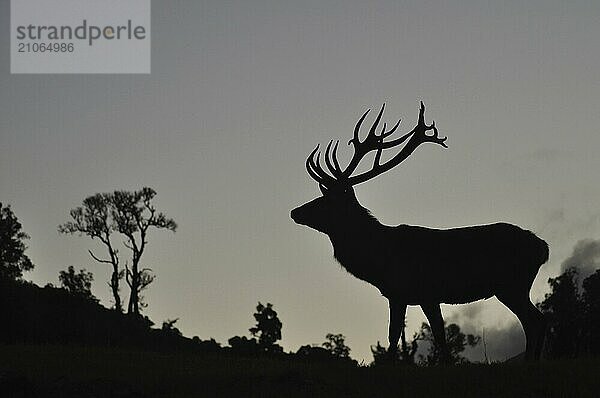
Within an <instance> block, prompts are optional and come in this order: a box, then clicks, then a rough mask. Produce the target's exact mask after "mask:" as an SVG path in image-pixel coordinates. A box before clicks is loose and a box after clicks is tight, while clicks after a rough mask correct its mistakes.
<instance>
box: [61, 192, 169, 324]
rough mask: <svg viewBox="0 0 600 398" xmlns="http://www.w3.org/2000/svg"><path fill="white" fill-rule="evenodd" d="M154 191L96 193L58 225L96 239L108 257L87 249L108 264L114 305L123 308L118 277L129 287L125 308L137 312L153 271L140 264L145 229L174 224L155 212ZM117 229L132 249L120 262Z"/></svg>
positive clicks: (69, 232) (65, 230)
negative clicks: (99, 255) (115, 239)
mask: <svg viewBox="0 0 600 398" xmlns="http://www.w3.org/2000/svg"><path fill="white" fill-rule="evenodd" d="M155 196H156V191H154V190H153V189H152V188H148V187H144V188H142V189H141V190H138V191H133V192H130V191H114V192H112V193H97V194H95V195H92V196H89V197H87V198H85V199H84V200H83V206H80V207H76V208H75V209H73V210H71V212H70V215H71V218H72V221H69V222H66V223H64V224H62V225H60V226H59V227H58V230H59V232H61V233H65V234H75V233H77V234H79V235H86V236H89V237H91V238H92V239H98V240H100V242H101V243H102V244H103V245H104V246H105V247H106V249H107V252H108V258H100V257H98V256H96V255H95V254H94V253H93V252H92V251H89V253H90V255H91V256H92V258H94V260H96V261H98V262H100V263H104V264H110V265H111V267H112V275H111V279H110V282H109V285H110V287H111V290H112V294H113V299H114V301H115V309H116V310H117V311H119V312H121V311H122V303H121V302H122V300H121V297H120V293H119V292H120V286H119V285H120V281H121V280H122V279H123V277H125V281H126V282H127V285H128V286H129V289H130V295H129V302H128V305H127V312H128V313H133V314H139V313H140V308H143V307H144V306H145V303H144V301H143V296H142V295H141V292H142V291H143V290H144V289H146V288H147V287H148V286H149V285H150V284H151V283H152V282H153V281H154V278H155V276H154V274H153V273H152V270H151V269H150V268H144V267H142V266H141V259H142V255H143V254H144V251H145V249H146V245H147V243H148V239H147V237H148V232H149V230H150V229H151V228H156V229H166V230H169V231H173V232H174V231H175V230H176V229H177V224H176V223H175V221H173V220H172V219H170V218H167V216H166V215H165V214H163V213H161V212H157V210H156V208H155V207H154V205H153V204H152V200H153V199H154V197H155ZM115 233H118V234H121V235H122V236H124V237H125V242H124V245H125V247H126V248H127V249H129V250H130V252H131V257H130V260H129V261H130V265H129V262H128V261H125V262H124V263H123V264H122V263H121V259H120V257H119V250H118V249H117V248H116V247H115V245H114V243H113V240H112V238H113V237H114V234H115Z"/></svg>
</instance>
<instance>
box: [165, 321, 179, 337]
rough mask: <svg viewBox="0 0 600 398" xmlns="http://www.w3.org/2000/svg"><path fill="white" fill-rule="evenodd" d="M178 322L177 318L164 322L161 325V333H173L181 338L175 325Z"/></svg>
mask: <svg viewBox="0 0 600 398" xmlns="http://www.w3.org/2000/svg"><path fill="white" fill-rule="evenodd" d="M178 320H179V318H175V319H167V320H166V321H164V322H163V323H162V328H161V330H162V331H163V332H168V333H173V334H176V335H178V336H181V330H179V329H178V328H177V327H176V326H175V324H176V323H177V321H178Z"/></svg>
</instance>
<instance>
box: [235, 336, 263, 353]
mask: <svg viewBox="0 0 600 398" xmlns="http://www.w3.org/2000/svg"><path fill="white" fill-rule="evenodd" d="M227 342H228V343H229V346H230V347H231V350H232V351H233V352H234V353H236V354H238V355H244V356H247V355H249V356H254V355H258V354H261V353H264V351H263V350H262V349H261V346H260V345H259V344H258V342H257V341H256V339H255V338H251V339H249V338H247V337H246V336H242V337H240V336H233V337H232V338H230V339H229V340H228V341H227Z"/></svg>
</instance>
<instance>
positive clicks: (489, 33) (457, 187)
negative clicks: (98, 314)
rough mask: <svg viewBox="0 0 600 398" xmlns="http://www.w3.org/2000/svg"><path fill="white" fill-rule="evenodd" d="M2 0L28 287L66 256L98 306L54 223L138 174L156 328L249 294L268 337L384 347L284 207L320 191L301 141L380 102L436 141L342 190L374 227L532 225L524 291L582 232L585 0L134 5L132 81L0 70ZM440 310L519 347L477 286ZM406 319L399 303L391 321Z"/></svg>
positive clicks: (235, 323) (595, 216)
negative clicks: (141, 46) (431, 128)
mask: <svg viewBox="0 0 600 398" xmlns="http://www.w3.org/2000/svg"><path fill="white" fill-rule="evenodd" d="M9 3H10V2H9V1H8V0H0V29H1V30H0V31H1V32H2V34H1V35H0V57H1V58H0V60H1V62H0V201H1V202H2V203H4V204H10V205H11V206H12V208H13V211H14V212H15V214H16V215H17V217H18V218H19V219H20V221H21V223H22V225H23V229H24V231H25V232H27V233H28V234H29V235H30V236H31V239H30V240H29V242H28V245H29V249H28V251H27V253H28V254H29V256H30V258H31V259H32V261H33V262H34V263H35V264H36V268H35V270H34V271H32V272H30V273H28V274H27V275H26V279H30V280H32V281H34V282H36V283H38V284H42V285H44V284H46V283H48V282H51V283H54V284H58V272H59V271H60V270H62V269H65V268H67V267H68V266H69V265H73V266H75V268H86V269H87V270H89V271H92V272H93V273H94V277H95V282H94V285H93V293H94V294H95V295H96V296H97V297H99V298H100V299H101V300H102V303H103V304H105V305H110V291H109V287H108V286H107V285H106V283H105V282H106V280H108V277H109V274H110V270H109V269H108V267H107V266H106V265H102V264H98V263H95V262H94V261H93V260H92V259H91V258H90V257H89V255H88V253H87V251H88V249H92V250H95V251H96V252H98V253H101V250H102V247H101V246H100V245H99V244H98V243H97V242H95V241H92V240H90V239H88V238H85V237H77V236H64V235H60V234H59V233H58V232H57V226H58V225H59V224H61V223H64V222H65V221H68V220H69V210H70V209H71V208H73V207H76V206H78V205H80V204H81V202H82V200H83V199H84V198H85V197H86V196H89V195H92V194H94V193H96V192H107V191H112V190H115V189H126V190H134V189H139V188H141V187H143V186H150V187H153V188H154V189H155V190H156V191H157V192H158V195H157V197H156V205H157V207H158V209H159V210H161V211H163V212H165V213H166V214H167V215H168V216H170V217H172V218H173V219H175V221H176V222H177V223H178V224H179V228H178V230H177V232H176V233H174V234H172V233H169V232H164V231H155V233H153V234H151V236H150V238H149V244H148V248H147V252H146V253H145V254H144V259H143V262H144V265H145V266H147V267H150V268H152V269H153V270H154V272H155V273H156V275H157V279H156V281H155V282H154V284H153V285H152V286H151V287H150V289H149V290H148V291H147V292H146V294H145V297H146V301H147V302H148V304H149V306H148V308H147V309H146V310H145V314H147V315H148V316H149V317H150V318H151V319H153V320H154V321H155V322H156V323H157V324H159V325H160V323H161V322H162V321H163V320H165V319H173V318H179V321H178V322H177V327H179V328H180V329H181V330H182V332H183V333H184V334H185V335H187V336H193V335H197V336H199V337H201V338H203V339H206V338H210V337H214V338H215V339H216V340H217V341H219V342H221V343H226V342H227V339H228V338H230V337H232V336H234V335H246V336H247V335H248V334H249V333H248V328H250V327H251V326H253V324H254V320H253V317H252V313H253V312H254V307H255V306H256V304H257V302H258V301H261V302H263V303H265V302H271V303H273V304H274V306H275V309H276V310H277V311H278V313H279V316H280V319H281V320H282V322H283V331H282V333H283V340H282V342H281V344H282V345H283V346H284V348H285V349H286V350H294V351H295V350H297V349H298V348H299V347H300V346H301V345H303V344H311V343H314V344H319V343H322V342H323V341H324V340H325V335H326V334H327V333H330V332H331V333H342V334H344V335H345V336H346V342H347V344H348V345H349V346H350V348H351V349H352V351H351V355H352V356H353V357H354V358H357V359H359V360H365V362H369V361H370V360H371V359H372V357H371V354H370V350H369V346H370V345H375V344H376V343H377V341H381V342H382V343H384V344H387V343H385V342H386V341H387V337H386V334H387V318H388V314H387V300H386V299H385V298H384V297H382V296H381V295H380V293H379V291H378V290H377V289H376V288H374V287H372V286H370V285H368V284H366V283H365V282H362V281H359V280H357V279H355V278H354V277H352V276H351V275H350V274H348V273H347V272H345V271H344V270H343V269H342V268H341V267H340V265H339V264H337V263H336V261H335V260H334V258H333V255H332V248H331V244H330V242H329V240H328V239H327V237H326V236H325V235H322V234H319V233H318V232H316V231H313V230H310V229H308V228H305V227H301V226H299V225H296V224H294V223H293V221H292V220H291V219H290V217H289V212H290V210H291V209H292V208H294V207H296V206H298V205H301V204H302V203H304V202H307V201H309V200H311V199H313V198H314V197H316V196H318V195H319V194H320V193H319V190H318V187H317V185H316V183H315V182H314V181H313V180H312V179H310V178H309V176H308V175H307V173H306V171H305V168H304V161H305V159H306V157H307V156H308V154H309V153H310V151H311V150H312V149H313V148H314V146H315V145H316V144H318V143H320V144H326V143H327V142H328V141H329V140H330V139H340V140H341V141H342V142H347V140H348V139H349V138H350V136H351V134H352V129H353V127H354V124H355V123H356V120H357V119H358V118H359V117H360V115H361V114H362V113H363V112H364V111H365V110H366V109H367V108H378V107H380V106H381V104H382V103H383V102H385V103H386V104H387V105H386V114H385V116H384V117H385V118H384V120H385V121H387V122H388V125H389V123H394V122H395V121H396V120H397V119H398V118H400V117H401V118H402V119H403V122H402V124H401V126H400V129H401V131H402V132H407V131H409V130H410V129H411V128H412V127H413V126H414V125H415V122H416V118H417V115H418V105H419V101H421V100H423V101H424V102H425V104H426V106H427V111H426V119H427V121H430V120H431V119H435V121H436V125H437V126H438V129H439V131H440V134H441V135H442V136H444V135H445V136H447V137H448V140H447V144H448V146H449V148H448V149H444V148H441V147H439V146H436V145H424V146H422V147H420V148H419V149H418V150H417V151H415V153H414V154H413V155H412V156H411V157H410V158H409V159H407V160H406V161H405V162H404V163H403V164H401V165H400V166H398V167H396V168H394V169H393V170H391V171H389V172H387V173H386V174H384V175H382V176H380V177H378V178H377V179H375V180H372V181H369V182H367V183H364V184H361V185H359V186H358V187H357V188H356V194H357V197H358V199H359V201H360V202H361V204H362V205H363V206H365V207H367V208H368V209H370V210H371V211H372V212H373V214H374V215H375V216H377V217H378V218H379V220H380V221H381V222H382V223H384V224H388V225H394V224H401V223H404V224H415V225H424V226H429V227H436V228H449V227H455V226H463V225H474V224H484V223H490V222H496V221H505V222H511V223H514V224H517V225H519V226H521V227H523V228H526V229H530V230H532V231H534V232H535V233H536V234H538V235H539V236H540V237H542V238H543V239H545V240H546V241H547V242H548V243H549V245H550V250H551V255H550V260H549V262H548V263H547V264H546V265H544V266H543V267H542V268H541V270H540V273H539V274H538V277H537V278H536V280H535V282H534V285H533V288H532V291H531V297H532V299H533V300H534V301H539V300H541V299H543V296H544V294H545V293H546V292H547V291H548V288H547V279H548V278H549V277H552V276H556V275H557V274H559V273H560V271H561V267H562V264H563V262H565V261H566V260H567V259H568V258H570V257H571V256H572V254H573V250H574V248H575V247H576V245H577V243H578V242H580V241H582V240H586V239H587V240H592V241H594V240H596V239H598V238H599V237H600V207H599V206H598V205H597V204H598V198H600V185H599V184H598V176H597V173H598V170H599V169H600V157H598V156H597V151H598V148H600V135H599V134H598V127H597V126H599V125H600V112H598V109H600V91H599V89H600V69H599V68H598V65H600V41H598V37H600V23H599V22H600V21H599V20H600V3H598V2H596V1H592V0H590V1H579V0H576V1H570V2H564V1H555V0H544V1H541V0H534V1H529V2H521V1H506V2H492V1H479V0H477V1H476V0H473V1H467V0H463V1H454V2H447V1H410V2H406V1H391V0H390V1H369V2H364V1H353V0H349V1H323V0H319V1H313V0H307V1H302V2H298V1H295V2H292V1H282V0H277V1H255V0H251V1H249V0H245V1H192V0H187V1H183V0H182V1H168V2H167V1H158V0H154V1H153V2H152V33H151V37H152V72H151V74H149V75H116V74H115V75H49V74H48V75H42V74H40V75H16V74H13V75H11V74H10V59H9V55H8V54H9V46H10V43H9V24H10V21H9V15H10V13H9ZM338 152H339V153H340V157H341V158H342V159H346V160H347V159H348V157H349V154H350V153H351V149H350V147H347V146H342V147H340V149H339V151H338ZM442 311H443V313H444V314H445V316H446V318H447V320H449V321H455V322H457V323H458V324H459V325H461V326H462V327H463V328H464V329H465V330H467V331H470V332H476V333H478V334H481V333H482V331H484V330H485V336H486V344H487V347H488V356H489V357H492V359H504V358H506V357H508V356H511V355H514V354H517V353H518V352H520V351H522V350H523V349H524V337H523V336H522V332H521V331H520V329H519V328H518V326H516V322H517V321H516V318H515V317H514V316H513V315H512V314H511V313H510V312H509V311H508V310H507V309H505V308H504V307H503V306H502V304H500V303H499V302H497V300H496V299H495V298H492V299H489V300H486V301H484V302H478V303H475V304H469V305H462V306H450V305H445V306H443V307H442ZM423 320H424V317H423V315H422V313H421V310H420V309H419V308H418V307H414V308H410V309H409V311H408V318H407V322H408V326H407V327H408V331H409V333H408V334H409V335H410V334H411V332H412V331H415V330H417V329H418V327H419V326H420V324H421V322H422V321H423ZM476 350H479V351H477V352H476V353H472V356H473V357H474V358H476V359H481V355H482V353H481V349H480V348H477V349H476ZM491 354H493V355H491ZM478 355H479V358H477V356H478Z"/></svg>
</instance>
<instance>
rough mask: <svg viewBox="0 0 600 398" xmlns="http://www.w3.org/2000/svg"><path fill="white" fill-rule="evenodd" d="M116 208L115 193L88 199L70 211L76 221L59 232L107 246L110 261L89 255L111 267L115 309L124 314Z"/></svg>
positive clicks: (59, 228) (66, 224)
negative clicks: (116, 234)
mask: <svg viewBox="0 0 600 398" xmlns="http://www.w3.org/2000/svg"><path fill="white" fill-rule="evenodd" d="M112 206H113V205H112V199H111V194H106V193H97V194H95V195H92V196H88V197H87V198H85V199H84V200H83V206H79V207H76V208H74V209H72V210H71V211H70V215H71V218H72V219H73V221H68V222H66V223H64V224H62V225H59V226H58V231H59V232H60V233H63V234H79V235H80V236H81V235H86V236H89V237H90V238H92V239H98V240H99V241H100V242H101V243H102V244H103V245H104V246H105V247H106V250H107V252H108V258H100V257H98V256H97V255H95V254H94V253H93V252H92V251H91V250H88V253H89V254H90V256H91V257H92V258H93V259H94V260H96V261H97V262H99V263H102V264H109V265H110V266H111V269H112V274H111V277H110V281H109V282H108V285H109V286H110V289H111V292H112V296H113V300H114V302H115V310H117V311H119V312H123V305H122V303H121V296H120V294H119V290H120V287H119V282H120V280H121V279H122V278H123V275H124V273H123V270H121V269H120V267H119V250H118V249H116V248H115V246H114V243H113V241H112V238H113V232H114V231H115V229H116V223H115V220H114V219H113V218H112V212H113V210H112Z"/></svg>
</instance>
